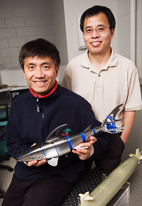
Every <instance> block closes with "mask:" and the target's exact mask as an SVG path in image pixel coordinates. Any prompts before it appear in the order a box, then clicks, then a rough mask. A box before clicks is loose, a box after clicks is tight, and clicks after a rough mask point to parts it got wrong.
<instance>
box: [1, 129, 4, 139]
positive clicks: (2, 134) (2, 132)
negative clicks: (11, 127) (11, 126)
mask: <svg viewBox="0 0 142 206" xmlns="http://www.w3.org/2000/svg"><path fill="white" fill-rule="evenodd" d="M3 137H4V131H2V130H0V141H1V140H2V138H3Z"/></svg>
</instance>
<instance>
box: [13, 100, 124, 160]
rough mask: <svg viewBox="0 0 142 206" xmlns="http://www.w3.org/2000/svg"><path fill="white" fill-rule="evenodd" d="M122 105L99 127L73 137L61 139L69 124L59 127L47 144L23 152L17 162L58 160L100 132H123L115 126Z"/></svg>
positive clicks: (48, 138) (52, 133)
mask: <svg viewBox="0 0 142 206" xmlns="http://www.w3.org/2000/svg"><path fill="white" fill-rule="evenodd" d="M122 105H123V104H121V105H119V106H117V107H115V108H114V109H113V110H112V112H111V113H110V114H109V115H108V116H107V117H106V119H105V120H104V121H103V123H102V124H101V126H99V127H95V128H93V129H91V126H89V127H88V128H86V129H85V130H84V131H83V132H81V133H78V134H74V135H71V136H69V135H66V136H64V137H60V136H59V133H60V132H61V130H62V129H63V128H64V126H66V125H67V124H64V125H61V126H59V127H57V128H56V129H54V130H53V131H52V132H51V133H50V134H49V135H48V137H47V138H46V140H45V142H42V143H40V144H37V145H35V146H33V147H31V148H30V149H28V150H26V151H24V152H22V153H21V154H20V155H19V156H18V157H17V158H16V160H17V161H22V162H28V161H31V160H41V159H44V158H45V159H47V160H50V159H52V158H58V157H60V156H62V155H65V154H67V153H69V152H70V151H71V150H72V149H76V148H77V147H78V146H79V144H80V143H81V142H86V141H89V137H90V136H91V135H94V134H95V133H97V132H99V131H104V132H107V133H119V132H122V130H123V128H124V127H116V124H115V122H117V121H120V120H121V119H115V117H116V114H117V113H118V111H119V110H120V107H121V106H122Z"/></svg>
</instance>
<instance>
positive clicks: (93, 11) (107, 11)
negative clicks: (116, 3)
mask: <svg viewBox="0 0 142 206" xmlns="http://www.w3.org/2000/svg"><path fill="white" fill-rule="evenodd" d="M99 13H104V14H105V15H106V16H107V18H108V21H109V25H110V29H112V28H114V29H115V24H116V22H115V17H114V15H113V13H112V11H111V10H110V9H109V8H107V7H105V6H98V5H96V6H93V7H91V8H89V9H87V10H86V11H85V12H84V13H83V14H82V16H81V19H80V29H81V31H82V32H83V27H84V20H85V18H87V17H92V16H95V15H97V14H99Z"/></svg>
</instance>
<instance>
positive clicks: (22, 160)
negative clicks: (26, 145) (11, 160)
mask: <svg viewBox="0 0 142 206" xmlns="http://www.w3.org/2000/svg"><path fill="white" fill-rule="evenodd" d="M20 160H22V157H21V153H20ZM22 162H23V160H22Z"/></svg>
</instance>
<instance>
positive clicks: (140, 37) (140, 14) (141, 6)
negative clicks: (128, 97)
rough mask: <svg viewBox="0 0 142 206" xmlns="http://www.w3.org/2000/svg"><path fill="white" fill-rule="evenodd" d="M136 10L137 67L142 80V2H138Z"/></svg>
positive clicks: (140, 0)
mask: <svg viewBox="0 0 142 206" xmlns="http://www.w3.org/2000/svg"><path fill="white" fill-rule="evenodd" d="M136 10H137V12H136V20H137V23H136V65H137V68H138V72H139V76H140V77H141V79H142V0H137V6H136Z"/></svg>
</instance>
